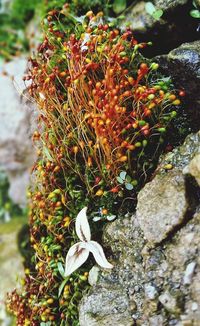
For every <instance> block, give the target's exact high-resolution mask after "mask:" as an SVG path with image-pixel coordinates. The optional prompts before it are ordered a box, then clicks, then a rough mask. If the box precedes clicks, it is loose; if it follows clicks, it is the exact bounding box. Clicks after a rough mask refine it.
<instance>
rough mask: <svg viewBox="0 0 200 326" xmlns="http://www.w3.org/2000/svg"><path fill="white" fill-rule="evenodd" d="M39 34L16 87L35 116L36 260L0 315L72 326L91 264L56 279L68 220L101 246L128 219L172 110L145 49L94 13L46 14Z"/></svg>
mask: <svg viewBox="0 0 200 326" xmlns="http://www.w3.org/2000/svg"><path fill="white" fill-rule="evenodd" d="M43 28H44V33H45V35H44V41H43V43H42V44H41V45H40V47H39V53H38V55H37V56H36V57H35V58H32V59H31V61H30V72H29V74H28V75H27V76H26V77H25V78H24V79H25V81H26V80H29V81H30V80H31V85H30V86H29V87H28V91H29V94H30V96H31V97H33V98H34V99H35V101H36V102H37V104H38V107H39V118H38V130H37V131H35V133H34V136H33V139H34V141H35V143H36V144H37V147H38V160H37V162H36V164H35V166H34V168H33V180H34V187H33V189H30V193H29V196H30V200H31V204H30V208H31V211H30V227H31V230H30V232H31V244H32V247H33V249H34V251H35V254H34V255H33V256H32V263H33V266H31V267H30V269H27V270H26V277H25V280H24V283H25V285H24V291H22V293H18V292H16V291H14V292H13V293H12V294H10V296H9V300H8V306H9V307H10V309H12V311H14V312H15V314H16V316H17V325H18V326H20V325H32V326H37V325H41V324H42V323H45V324H46V323H50V322H51V325H52V326H54V325H70V326H75V325H78V311H77V307H78V303H79V301H80V299H81V297H82V294H83V291H84V290H85V289H87V287H88V284H87V276H88V270H89V269H90V267H91V266H92V264H93V260H91V259H90V260H88V261H87V265H83V266H82V267H81V268H80V269H79V270H78V271H75V272H74V273H73V274H72V275H70V276H68V277H66V278H64V279H63V267H62V266H63V264H64V259H65V257H66V254H67V252H68V250H69V248H70V247H71V246H72V245H74V243H76V242H77V236H76V233H75V223H74V222H75V218H76V216H77V214H78V212H79V211H80V210H81V209H82V208H83V207H85V206H87V207H88V216H89V219H90V225H91V229H92V234H93V235H94V240H96V241H98V242H100V241H101V232H102V228H103V226H104V225H105V224H106V223H108V221H109V218H110V219H113V216H114V217H118V216H119V215H121V216H124V215H125V214H126V213H127V212H130V211H133V210H134V208H135V203H136V194H137V191H138V190H139V189H140V188H141V186H142V185H144V182H145V181H146V180H147V177H148V176H149V175H150V173H151V172H152V170H153V168H154V166H155V164H156V162H157V159H158V157H159V154H160V153H161V151H163V150H164V149H165V148H166V136H167V133H168V132H170V126H171V123H172V120H173V119H175V118H176V115H177V112H178V111H179V109H178V107H179V105H180V100H179V99H178V98H177V96H176V94H175V92H174V91H173V90H172V85H171V81H170V79H169V78H163V77H162V76H161V75H160V74H159V73H158V71H157V69H158V64H156V63H154V62H149V61H148V60H145V59H144V58H143V57H142V56H141V55H140V49H143V48H144V47H146V46H148V45H150V44H147V43H138V42H137V40H136V39H135V38H134V35H133V33H132V32H131V31H130V30H126V31H124V32H123V33H122V34H120V31H119V30H118V29H117V28H116V26H114V23H113V22H110V23H108V22H106V21H105V20H104V18H103V13H102V12H100V13H98V14H97V15H94V14H93V12H92V11H89V12H87V14H86V15H85V16H82V17H75V16H74V15H73V14H71V12H70V8H69V6H68V5H67V6H66V5H64V6H63V8H62V9H61V11H59V10H56V9H55V10H51V11H50V12H49V13H48V15H47V17H46V18H45V20H44V23H43ZM118 176H119V177H118ZM119 178H120V179H119ZM130 185H131V186H130ZM132 188H133V189H132ZM97 215H99V216H100V219H99V222H95V218H93V217H94V216H97ZM96 221H97V219H96ZM34 265H35V267H34Z"/></svg>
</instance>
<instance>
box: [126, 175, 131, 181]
mask: <svg viewBox="0 0 200 326" xmlns="http://www.w3.org/2000/svg"><path fill="white" fill-rule="evenodd" d="M131 180H132V179H131V177H130V175H127V176H126V182H128V183H129V182H131Z"/></svg>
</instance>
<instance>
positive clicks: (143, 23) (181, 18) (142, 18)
mask: <svg viewBox="0 0 200 326" xmlns="http://www.w3.org/2000/svg"><path fill="white" fill-rule="evenodd" d="M151 2H152V3H153V4H154V5H155V7H156V8H157V9H159V10H160V9H161V10H162V11H163V14H162V16H161V18H160V19H159V20H156V19H155V18H153V17H152V16H151V15H150V14H149V13H148V12H147V11H146V9H145V5H146V1H137V2H134V4H133V5H132V7H131V8H128V9H127V12H126V13H125V20H124V21H123V22H122V28H123V29H124V28H125V27H126V26H127V25H128V26H130V27H131V28H132V29H133V31H134V35H135V36H136V39H138V40H142V41H152V42H153V46H152V47H151V48H147V49H145V51H144V54H145V55H148V56H150V57H152V56H155V55H156V54H163V53H168V52H169V51H170V50H172V49H173V48H175V47H177V46H179V45H181V44H182V43H184V42H191V41H194V40H198V39H199V33H198V21H197V19H196V20H195V19H194V18H192V17H191V16H190V14H189V13H190V10H192V9H193V6H192V1H190V0H166V1H164V0H154V1H151Z"/></svg>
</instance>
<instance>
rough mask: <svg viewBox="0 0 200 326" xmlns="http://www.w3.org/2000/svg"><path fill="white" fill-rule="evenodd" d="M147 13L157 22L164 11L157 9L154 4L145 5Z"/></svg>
mask: <svg viewBox="0 0 200 326" xmlns="http://www.w3.org/2000/svg"><path fill="white" fill-rule="evenodd" d="M145 9H146V12H147V13H148V14H149V15H151V16H152V17H153V18H154V19H155V20H159V19H160V18H161V17H162V15H163V10H162V9H159V8H156V7H155V6H154V4H153V3H152V2H147V3H146V4H145Z"/></svg>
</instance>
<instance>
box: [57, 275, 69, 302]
mask: <svg viewBox="0 0 200 326" xmlns="http://www.w3.org/2000/svg"><path fill="white" fill-rule="evenodd" d="M67 281H68V277H67V278H66V279H64V280H63V281H62V283H61V284H60V286H59V289H58V297H59V298H60V296H61V293H62V291H63V289H64V287H65V284H66V283H67Z"/></svg>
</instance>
